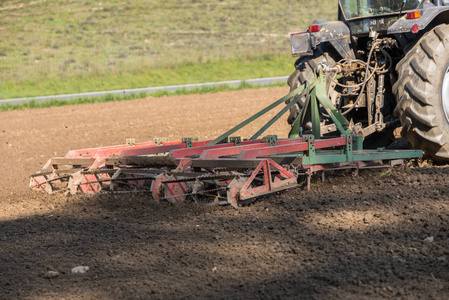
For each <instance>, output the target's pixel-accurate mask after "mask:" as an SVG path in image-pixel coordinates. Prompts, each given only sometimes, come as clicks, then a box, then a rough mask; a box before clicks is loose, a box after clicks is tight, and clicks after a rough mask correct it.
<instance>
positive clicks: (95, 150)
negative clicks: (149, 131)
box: [65, 142, 157, 158]
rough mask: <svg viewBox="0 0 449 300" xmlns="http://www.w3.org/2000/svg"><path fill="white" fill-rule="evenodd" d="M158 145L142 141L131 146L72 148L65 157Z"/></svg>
mask: <svg viewBox="0 0 449 300" xmlns="http://www.w3.org/2000/svg"><path fill="white" fill-rule="evenodd" d="M152 146H153V147H156V146H157V144H156V143H154V142H146V143H140V144H136V145H135V146H129V145H115V146H107V147H98V148H87V149H78V150H71V151H69V152H68V153H67V154H66V156H65V158H77V157H81V156H91V157H92V156H94V155H96V154H97V153H98V152H100V151H104V150H115V149H122V150H124V149H125V148H129V147H152Z"/></svg>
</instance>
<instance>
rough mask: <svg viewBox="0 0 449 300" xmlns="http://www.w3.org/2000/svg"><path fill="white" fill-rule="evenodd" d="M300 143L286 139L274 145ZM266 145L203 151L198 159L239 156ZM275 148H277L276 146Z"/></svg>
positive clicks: (260, 143)
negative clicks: (243, 152) (241, 153)
mask: <svg viewBox="0 0 449 300" xmlns="http://www.w3.org/2000/svg"><path fill="white" fill-rule="evenodd" d="M298 142H302V139H286V140H280V141H277V142H276V145H290V144H293V143H298ZM268 146H269V144H268V143H262V142H259V143H256V144H250V145H244V146H236V147H232V148H219V149H212V150H207V151H204V152H203V153H202V154H201V156H200V158H199V159H212V158H219V157H220V156H229V155H236V154H239V153H240V152H242V151H246V150H252V149H258V148H266V147H268ZM276 147H277V146H276Z"/></svg>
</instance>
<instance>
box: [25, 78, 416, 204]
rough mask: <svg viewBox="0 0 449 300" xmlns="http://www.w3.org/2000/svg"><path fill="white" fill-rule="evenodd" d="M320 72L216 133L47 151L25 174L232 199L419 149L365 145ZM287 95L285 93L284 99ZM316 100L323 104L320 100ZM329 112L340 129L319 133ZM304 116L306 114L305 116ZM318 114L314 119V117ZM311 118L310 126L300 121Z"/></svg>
mask: <svg viewBox="0 0 449 300" xmlns="http://www.w3.org/2000/svg"><path fill="white" fill-rule="evenodd" d="M325 82H326V78H325V75H324V74H320V75H319V76H317V78H316V79H315V81H314V82H312V83H310V84H305V85H304V86H302V87H299V88H298V89H296V90H294V91H292V92H291V93H290V94H288V95H286V96H285V97H283V98H281V99H279V100H278V101H276V102H274V103H273V104H271V105H269V106H268V107H266V108H265V109H263V110H261V111H260V112H258V113H257V114H255V115H253V116H252V117H250V118H248V119H247V120H245V121H244V122H242V123H240V124H239V125H237V126H236V127H234V128H233V129H231V130H229V131H228V132H226V133H224V134H223V135H221V136H219V137H217V138H216V139H215V140H209V141H198V139H196V138H184V139H182V141H178V142H167V141H164V140H155V141H153V142H148V143H140V144H135V143H133V142H132V141H129V142H128V143H127V144H125V145H119V146H111V147H101V148H92V149H83V150H74V151H70V152H69V153H68V154H67V155H66V156H65V157H63V158H52V159H50V160H49V161H48V162H47V163H46V165H45V166H44V167H43V168H42V169H41V170H39V171H38V172H37V173H35V174H33V175H31V179H30V187H31V188H32V189H35V190H41V191H45V192H47V193H55V192H66V193H71V194H75V193H79V192H81V193H85V194H95V193H148V194H151V195H152V197H153V199H154V200H156V201H162V200H165V201H168V202H171V203H177V202H182V201H185V200H186V199H193V200H194V201H196V202H197V203H199V204H220V205H228V204H230V205H232V206H234V207H238V206H241V205H245V204H248V203H250V202H251V200H252V199H253V198H256V197H259V196H262V195H267V194H271V193H275V192H278V191H283V190H289V189H292V188H295V187H297V186H298V185H299V184H300V182H301V180H302V179H305V182H306V184H307V187H308V189H310V178H311V176H312V175H313V174H314V173H316V172H320V171H321V172H323V175H324V172H326V171H330V170H341V169H357V170H358V169H365V168H380V167H391V166H395V165H400V164H403V163H404V160H405V159H409V158H415V157H421V156H422V152H421V151H416V150H400V151H399V150H385V149H376V150H364V149H363V139H362V137H360V136H354V135H353V134H352V133H351V131H350V130H349V129H348V128H349V126H348V122H347V120H346V119H345V118H344V117H343V116H342V115H341V114H340V112H339V111H337V110H336V109H335V107H334V106H333V105H332V103H331V102H330V101H329V99H328V97H327V95H326V93H325ZM302 97H306V99H307V101H306V105H305V106H304V110H305V113H304V114H300V115H299V116H298V117H297V120H295V122H293V124H292V129H291V131H290V134H289V138H287V139H278V138H277V136H273V135H271V136H265V137H264V138H261V139H260V138H259V137H260V136H261V135H262V134H263V133H264V132H265V131H266V130H267V129H268V128H269V127H270V126H271V125H272V124H273V123H274V122H276V121H277V120H278V119H279V118H280V117H281V116H282V115H283V114H285V113H286V112H287V111H288V110H289V109H290V108H291V107H292V106H293V105H294V104H295V103H296V102H297V101H299V99H301V98H302ZM290 100H291V101H290ZM285 101H287V102H288V101H290V102H289V103H288V104H287V105H286V106H285V107H284V108H283V109H282V110H281V111H280V112H279V113H278V114H276V115H275V116H274V117H273V118H272V119H271V120H270V121H269V122H268V123H267V124H265V125H264V126H263V127H262V128H261V129H260V130H258V131H257V132H256V133H255V134H254V135H253V136H252V137H250V138H249V139H247V140H243V139H242V138H241V137H235V136H234V137H232V136H231V135H233V134H234V133H235V132H236V131H238V130H240V129H241V128H243V127H244V126H246V125H248V124H249V123H251V122H253V121H254V120H255V119H257V118H259V117H261V116H262V115H264V114H266V113H267V112H268V111H271V110H272V109H274V108H275V107H277V106H279V105H280V104H282V103H284V102H285ZM320 105H321V106H320ZM319 109H324V110H325V111H326V112H327V114H329V116H330V117H331V118H332V120H333V121H334V123H335V125H336V127H337V128H338V130H339V132H340V136H333V137H322V136H321V132H320V124H319V115H318V110H319ZM305 116H310V119H306V118H305ZM317 118H318V120H317ZM306 121H307V122H309V121H311V122H312V124H313V125H314V126H313V129H312V130H311V132H305V133H303V124H304V123H305V122H306Z"/></svg>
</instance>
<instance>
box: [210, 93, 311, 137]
mask: <svg viewBox="0 0 449 300" xmlns="http://www.w3.org/2000/svg"><path fill="white" fill-rule="evenodd" d="M304 89H305V87H304V86H300V87H298V88H297V89H295V90H293V91H291V92H290V93H289V94H288V95H286V96H284V97H282V98H281V99H279V100H277V101H276V102H274V103H272V104H270V105H269V106H267V107H266V108H264V109H262V110H261V111H259V112H258V113H257V114H255V115H253V116H251V117H250V118H248V119H246V120H245V121H243V122H242V123H240V124H239V125H237V126H235V127H234V128H232V129H230V130H228V131H226V132H225V133H224V134H222V135H220V136H219V137H217V138H216V139H215V140H213V141H212V142H210V143H209V144H207V146H213V145H216V144H218V143H219V142H221V141H223V140H224V139H226V138H228V137H229V136H230V135H231V134H233V133H235V132H236V131H238V130H240V129H242V128H243V127H245V126H246V125H248V124H249V123H251V122H253V121H254V120H257V119H258V118H260V117H261V116H263V115H264V114H266V113H267V112H269V111H270V110H272V109H273V108H275V107H277V106H279V105H280V104H282V103H284V102H285V101H287V100H289V99H291V98H292V97H294V96H295V95H297V94H298V93H301V92H302V91H304ZM298 99H299V98H298ZM279 117H280V116H279ZM279 117H278V118H279ZM270 126H271V125H270ZM265 130H266V129H265ZM265 130H264V131H265Z"/></svg>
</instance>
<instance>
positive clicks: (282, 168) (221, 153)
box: [30, 0, 449, 208]
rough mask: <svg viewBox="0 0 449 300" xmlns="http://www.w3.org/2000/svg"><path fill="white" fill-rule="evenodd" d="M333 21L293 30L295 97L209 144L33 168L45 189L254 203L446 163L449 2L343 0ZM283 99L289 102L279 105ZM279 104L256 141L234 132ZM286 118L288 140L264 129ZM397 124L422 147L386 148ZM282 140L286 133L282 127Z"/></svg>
mask: <svg viewBox="0 0 449 300" xmlns="http://www.w3.org/2000/svg"><path fill="white" fill-rule="evenodd" d="M338 7H339V13H338V19H339V20H338V21H332V22H328V21H326V20H323V19H318V20H315V21H314V22H313V24H312V25H311V26H309V27H308V29H307V30H306V31H304V32H300V33H294V34H291V46H292V54H293V55H294V56H299V58H298V59H297V60H296V62H295V71H294V72H293V74H292V75H291V76H290V77H289V79H288V84H289V85H290V92H289V93H288V94H287V95H286V96H284V97H282V98H281V99H279V100H277V101H275V102H273V103H272V104H270V105H269V106H267V107H266V108H264V109H262V110H261V111H259V112H256V113H255V114H254V115H252V116H250V117H249V118H248V119H246V120H244V121H242V122H240V123H239V124H238V125H236V126H235V127H234V128H232V129H230V130H228V131H226V132H225V133H223V134H222V135H220V136H218V137H216V138H215V139H213V140H207V141H199V140H198V139H197V138H195V137H185V138H183V139H182V140H180V141H176V142H168V141H167V140H166V139H155V140H153V141H150V142H145V143H135V141H133V140H128V141H127V143H126V144H124V145H116V146H108V147H99V148H89V149H80V150H72V151H69V152H68V153H67V154H66V155H65V156H64V157H54V158H51V159H50V160H48V162H47V163H46V164H45V165H44V166H43V168H41V169H40V170H39V171H38V172H36V173H35V174H32V175H31V178H30V187H31V188H32V189H34V190H38V191H44V192H47V193H56V192H63V193H70V194H76V193H84V194H97V193H108V194H110V193H112V194H129V193H132V194H135V193H146V194H148V195H151V197H152V198H153V199H154V200H155V201H157V202H159V201H168V202H171V203H178V202H183V201H186V200H193V201H195V202H196V203H198V204H201V205H232V206H233V207H236V208H237V207H240V206H243V205H248V204H250V203H251V201H253V199H255V198H258V197H262V196H265V195H269V194H273V193H279V192H281V191H287V190H291V189H293V188H296V187H301V186H304V187H307V189H310V188H311V178H312V176H313V175H314V174H317V173H321V178H322V179H323V180H324V178H325V174H326V173H329V172H330V173H331V174H332V173H333V172H334V171H337V170H347V169H350V170H352V171H354V172H355V173H357V172H358V170H360V169H369V168H385V167H392V166H398V165H404V164H405V163H406V162H407V161H408V160H410V159H417V158H421V157H422V156H423V151H424V153H425V155H427V156H428V157H430V158H432V159H433V160H434V161H436V162H439V163H445V162H446V163H447V162H449V0H444V1H443V0H434V1H429V0H422V1H419V0H405V1H404V0H401V1H399V0H340V1H339V2H338ZM284 103H286V105H285V104H284ZM277 107H282V109H281V110H280V111H279V112H278V113H276V114H275V115H274V116H273V117H272V118H271V119H270V120H269V121H268V122H267V123H266V124H265V125H263V126H262V127H261V128H260V129H259V130H258V131H257V132H255V133H254V134H253V135H252V136H249V137H241V136H234V134H236V133H237V132H238V131H239V130H240V129H242V128H243V127H245V126H247V125H248V124H250V123H252V122H253V121H255V120H256V119H258V118H260V117H261V116H263V115H266V114H267V113H268V112H270V111H272V110H274V109H276V108H277ZM285 114H288V115H289V116H288V122H289V123H290V124H291V129H290V132H289V134H288V138H278V136H277V135H267V136H263V134H264V132H266V130H267V129H268V128H269V127H270V126H272V125H273V124H274V123H275V122H277V121H278V120H280V118H281V117H282V116H283V115H285ZM400 127H402V135H403V136H405V137H406V138H407V139H408V140H409V141H410V144H411V146H413V148H415V149H400V150H399V149H397V147H396V146H397V145H396V146H395V147H391V146H392V145H390V144H391V143H392V142H393V140H394V137H395V132H397V131H396V129H398V128H400ZM282 135H284V133H282Z"/></svg>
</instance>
